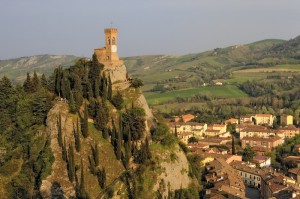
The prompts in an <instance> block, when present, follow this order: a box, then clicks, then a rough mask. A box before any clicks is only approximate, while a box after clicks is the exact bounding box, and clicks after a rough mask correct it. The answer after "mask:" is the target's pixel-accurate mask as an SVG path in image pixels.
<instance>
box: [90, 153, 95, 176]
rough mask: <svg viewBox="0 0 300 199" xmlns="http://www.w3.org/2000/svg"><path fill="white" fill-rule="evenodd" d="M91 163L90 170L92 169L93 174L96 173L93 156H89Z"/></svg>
mask: <svg viewBox="0 0 300 199" xmlns="http://www.w3.org/2000/svg"><path fill="white" fill-rule="evenodd" d="M89 163H90V170H91V173H92V174H93V175H95V174H96V165H95V162H94V160H93V158H92V157H91V156H89Z"/></svg>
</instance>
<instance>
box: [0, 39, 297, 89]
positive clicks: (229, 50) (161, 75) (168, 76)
mask: <svg viewBox="0 0 300 199" xmlns="http://www.w3.org/2000/svg"><path fill="white" fill-rule="evenodd" d="M299 44H300V36H298V37H296V38H295V39H291V40H289V41H285V40H278V39H267V40H262V41H257V42H254V43H250V44H246V45H234V46H229V47H226V48H215V49H213V50H211V51H207V52H202V53H196V54H187V55H181V56H173V55H145V56H136V57H126V58H123V60H125V64H126V67H127V70H128V72H129V73H130V74H131V75H132V76H134V77H138V78H141V79H142V80H143V81H144V83H145V86H144V90H146V91H147V90H151V89H152V88H153V87H154V86H155V85H157V84H163V85H164V86H166V87H169V88H170V87H173V88H174V89H186V88H191V87H199V86H201V85H202V84H203V83H207V82H211V81H214V80H226V81H227V80H229V79H230V78H232V77H233V76H232V74H233V72H234V71H239V70H244V69H250V68H264V67H272V66H276V65H279V64H299V63H300V46H299ZM77 59H79V57H76V56H71V55H64V56H57V55H37V56H31V57H22V58H17V59H9V60H0V76H3V75H6V76H8V77H9V78H11V79H13V81H15V82H20V81H23V80H24V78H25V76H26V73H27V72H33V71H36V72H37V73H40V74H41V73H45V74H46V75H50V73H51V71H53V68H55V67H57V66H59V65H61V66H63V67H67V66H70V65H72V64H73V63H74V62H75V61H76V60H77ZM240 80H241V79H237V81H240ZM233 81H236V80H233ZM242 81H245V78H243V80H242Z"/></svg>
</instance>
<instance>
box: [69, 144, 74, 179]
mask: <svg viewBox="0 0 300 199" xmlns="http://www.w3.org/2000/svg"><path fill="white" fill-rule="evenodd" d="M68 175H69V180H70V182H73V181H74V177H75V157H74V149H73V145H72V143H71V144H70V145H69V151H68Z"/></svg>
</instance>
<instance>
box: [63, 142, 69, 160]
mask: <svg viewBox="0 0 300 199" xmlns="http://www.w3.org/2000/svg"><path fill="white" fill-rule="evenodd" d="M67 158H68V157H67V147H66V137H64V144H63V146H62V159H63V160H64V161H66V162H67Z"/></svg>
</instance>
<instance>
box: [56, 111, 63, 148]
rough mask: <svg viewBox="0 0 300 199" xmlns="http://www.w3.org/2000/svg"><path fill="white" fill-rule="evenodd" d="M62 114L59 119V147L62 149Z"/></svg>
mask: <svg viewBox="0 0 300 199" xmlns="http://www.w3.org/2000/svg"><path fill="white" fill-rule="evenodd" d="M61 125H62V124H61V113H59V115H58V119H57V140H58V145H59V146H60V147H62V145H63V142H62V126H61Z"/></svg>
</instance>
